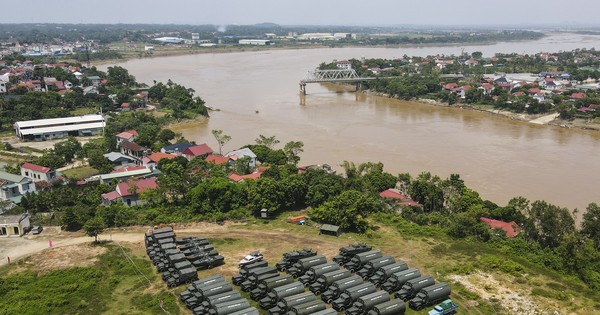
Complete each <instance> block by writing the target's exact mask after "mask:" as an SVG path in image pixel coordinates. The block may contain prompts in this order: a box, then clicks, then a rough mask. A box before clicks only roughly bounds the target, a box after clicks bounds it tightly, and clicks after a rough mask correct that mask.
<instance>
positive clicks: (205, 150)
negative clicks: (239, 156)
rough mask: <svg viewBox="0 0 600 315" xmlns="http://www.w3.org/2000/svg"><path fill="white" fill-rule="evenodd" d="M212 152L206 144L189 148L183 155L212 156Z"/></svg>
mask: <svg viewBox="0 0 600 315" xmlns="http://www.w3.org/2000/svg"><path fill="white" fill-rule="evenodd" d="M213 152H214V151H213V149H211V148H210V147H209V146H208V145H206V143H203V144H200V145H195V146H191V147H189V148H187V149H185V150H184V151H183V154H185V155H190V156H201V155H205V154H212V153H213Z"/></svg>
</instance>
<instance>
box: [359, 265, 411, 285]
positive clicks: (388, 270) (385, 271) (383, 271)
mask: <svg viewBox="0 0 600 315" xmlns="http://www.w3.org/2000/svg"><path fill="white" fill-rule="evenodd" d="M406 269H408V265H407V264H406V263H405V262H403V261H399V262H397V263H394V264H391V265H387V266H383V267H380V268H379V269H377V271H375V274H374V275H372V276H371V278H369V281H370V282H371V283H374V284H375V285H376V286H379V285H380V284H382V283H384V282H386V281H387V279H388V278H389V277H390V276H391V275H392V274H394V273H396V272H399V271H404V270H406Z"/></svg>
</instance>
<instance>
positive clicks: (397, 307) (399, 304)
mask: <svg viewBox="0 0 600 315" xmlns="http://www.w3.org/2000/svg"><path fill="white" fill-rule="evenodd" d="M405 311H406V305H405V304H404V301H402V300H400V299H393V300H391V301H389V302H385V303H381V304H377V305H375V306H373V308H372V309H371V310H370V311H369V312H368V313H367V314H368V315H403V314H404V312H405Z"/></svg>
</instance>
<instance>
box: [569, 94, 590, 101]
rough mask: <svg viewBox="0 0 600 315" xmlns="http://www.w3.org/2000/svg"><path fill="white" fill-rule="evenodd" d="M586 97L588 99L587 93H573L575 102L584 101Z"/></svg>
mask: <svg viewBox="0 0 600 315" xmlns="http://www.w3.org/2000/svg"><path fill="white" fill-rule="evenodd" d="M586 97H587V95H586V94H585V93H573V94H571V99H574V100H580V99H583V98H586Z"/></svg>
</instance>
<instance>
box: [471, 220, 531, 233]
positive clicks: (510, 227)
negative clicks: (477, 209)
mask: <svg viewBox="0 0 600 315" xmlns="http://www.w3.org/2000/svg"><path fill="white" fill-rule="evenodd" d="M479 219H480V220H481V221H483V222H485V223H486V224H487V225H489V226H490V228H491V229H502V230H503V231H504V232H505V233H506V236H507V237H515V236H517V234H519V232H520V231H521V229H520V228H519V226H518V225H517V223H515V221H511V222H504V221H498V220H494V219H488V218H484V217H481V218H479Z"/></svg>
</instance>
